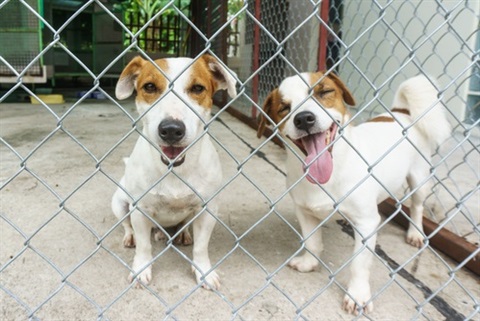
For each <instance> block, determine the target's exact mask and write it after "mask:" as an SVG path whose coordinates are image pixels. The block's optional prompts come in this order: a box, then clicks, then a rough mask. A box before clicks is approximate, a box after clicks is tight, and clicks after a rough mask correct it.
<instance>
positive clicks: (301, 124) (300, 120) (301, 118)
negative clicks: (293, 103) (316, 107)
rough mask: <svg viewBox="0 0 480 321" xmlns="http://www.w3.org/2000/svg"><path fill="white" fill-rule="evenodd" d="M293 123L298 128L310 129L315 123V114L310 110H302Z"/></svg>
mask: <svg viewBox="0 0 480 321" xmlns="http://www.w3.org/2000/svg"><path fill="white" fill-rule="evenodd" d="M293 124H294V125H295V127H297V128H298V129H302V130H305V131H308V130H309V129H310V128H312V127H313V125H314V124H315V115H314V114H313V113H312V112H309V111H302V112H300V113H298V114H296V115H295V117H294V118H293Z"/></svg>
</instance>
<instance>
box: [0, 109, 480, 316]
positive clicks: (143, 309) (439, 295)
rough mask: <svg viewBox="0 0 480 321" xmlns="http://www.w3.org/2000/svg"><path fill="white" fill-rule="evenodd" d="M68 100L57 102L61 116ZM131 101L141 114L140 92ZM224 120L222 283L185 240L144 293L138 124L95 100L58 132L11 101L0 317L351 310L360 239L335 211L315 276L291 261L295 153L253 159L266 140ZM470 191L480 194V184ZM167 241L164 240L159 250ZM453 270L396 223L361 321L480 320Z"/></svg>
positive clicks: (472, 293)
mask: <svg viewBox="0 0 480 321" xmlns="http://www.w3.org/2000/svg"><path fill="white" fill-rule="evenodd" d="M70 106H71V104H68V103H67V104H64V105H55V106H51V108H52V112H54V113H55V114H57V115H59V116H61V115H63V114H64V113H65V111H67V110H68V108H69V107H70ZM125 107H126V109H127V111H128V112H129V113H131V114H132V115H135V112H134V107H133V103H132V102H128V103H126V104H125ZM219 119H220V121H216V122H214V123H213V125H212V127H211V134H212V135H213V136H215V137H216V139H217V140H218V141H219V142H220V143H221V144H222V145H223V147H222V146H217V147H218V150H219V153H220V155H221V158H222V163H223V171H224V181H225V183H226V185H225V188H224V189H223V191H222V192H221V193H220V194H219V195H218V197H220V198H221V199H222V206H221V211H220V217H219V220H221V223H219V224H217V225H216V229H215V231H214V233H213V236H212V239H211V242H210V257H211V259H212V260H213V262H215V263H217V264H218V268H217V271H218V272H219V274H220V276H221V278H222V288H221V289H220V290H219V291H217V292H209V291H205V290H203V289H199V288H197V287H196V284H195V281H194V277H193V275H192V274H191V272H190V264H189V262H188V260H187V259H186V257H190V256H191V247H178V248H177V249H172V248H170V249H167V250H166V251H165V252H163V254H162V255H161V256H160V257H159V258H158V260H157V261H156V262H155V264H154V265H153V273H154V279H153V281H152V284H151V286H150V287H149V288H148V289H142V290H139V289H135V288H131V286H130V284H129V283H128V282H127V280H126V277H127V275H128V273H129V270H128V268H127V266H128V265H130V264H131V262H132V258H133V254H134V250H132V249H126V248H124V247H123V246H122V237H123V231H122V229H121V227H120V226H117V227H116V228H114V229H112V227H113V226H114V225H115V224H116V222H117V221H116V219H115V217H114V216H113V214H112V213H111V210H110V198H111V196H112V194H113V192H114V190H115V184H114V183H113V182H112V179H114V180H117V181H118V180H119V179H120V177H121V176H122V174H123V170H124V165H123V161H122V158H123V157H125V156H128V155H129V154H130V152H131V150H132V146H133V144H134V143H135V141H136V138H137V137H138V136H137V135H136V134H133V135H130V136H129V137H128V138H126V139H125V140H122V138H123V137H124V136H125V135H126V134H127V133H128V131H129V130H130V129H131V127H132V126H131V122H130V120H129V119H128V117H126V116H125V114H124V113H123V112H122V111H120V110H119V109H118V108H117V107H115V106H114V105H113V104H109V103H86V104H82V105H80V106H78V107H77V108H75V109H74V110H73V111H71V113H70V114H69V115H68V116H67V117H66V118H65V119H64V120H63V121H62V124H63V129H64V131H58V132H56V133H54V134H52V135H51V133H52V131H53V130H54V129H55V128H57V126H58V121H57V119H56V118H55V117H54V116H53V115H52V114H51V113H50V112H49V111H47V110H46V109H45V108H43V107H41V106H38V105H30V104H2V106H0V134H1V137H2V138H3V139H4V140H5V141H6V142H7V143H8V144H9V145H10V146H11V147H12V148H14V149H15V151H16V153H18V155H16V154H15V153H14V152H12V151H11V150H10V149H9V148H7V147H6V145H5V144H0V153H1V154H0V155H1V163H0V182H1V184H2V186H4V187H3V188H2V189H1V190H0V209H1V212H0V229H1V236H0V237H1V247H0V265H1V267H0V271H1V272H0V289H1V291H0V300H1V303H0V307H1V308H0V319H2V320H25V319H26V318H28V317H33V318H34V319H35V318H38V319H41V320H94V319H101V320H153V319H164V318H173V319H180V320H228V319H235V320H243V319H246V320H291V319H295V318H297V317H300V318H304V319H309V320H351V319H353V318H354V317H353V316H351V315H348V314H346V313H345V312H343V311H342V309H341V300H342V298H343V295H344V292H343V291H344V288H345V287H346V282H347V280H348V276H349V271H348V267H347V268H343V267H342V266H343V265H344V264H345V263H346V262H347V261H348V259H349V256H350V254H351V251H352V248H353V240H352V238H351V236H350V235H349V229H348V227H345V226H343V225H342V224H340V222H339V221H340V217H334V218H333V219H332V220H330V221H329V222H327V223H326V225H325V227H324V228H323V229H324V240H325V241H324V242H325V250H324V252H323V254H322V257H321V258H322V260H323V262H324V265H325V266H324V268H321V269H319V270H318V271H315V272H312V273H307V274H302V273H298V272H296V271H293V270H292V269H290V268H288V267H287V266H286V263H287V262H288V260H289V259H290V258H291V257H292V256H294V255H295V253H296V252H297V251H298V249H299V248H300V238H299V226H298V222H297V220H296V218H295V215H294V213H293V206H292V203H291V200H290V199H289V196H288V195H285V196H283V193H284V185H285V184H284V174H283V172H284V171H285V168H284V159H285V157H286V154H285V151H284V150H282V149H281V148H279V147H278V146H276V145H274V144H272V143H268V144H266V145H265V146H264V147H263V148H262V149H261V152H262V153H258V154H257V155H253V156H251V151H252V149H253V148H256V147H258V146H259V145H260V144H261V142H262V140H259V139H257V138H256V135H255V132H254V131H253V130H252V129H250V128H248V127H247V126H245V125H244V124H242V123H240V122H238V121H237V120H235V119H234V118H232V117H231V116H230V115H228V114H226V113H223V114H221V116H220V118H219ZM49 135H51V137H50V138H49V139H48V140H47V141H46V142H45V143H44V144H43V145H42V146H41V147H40V148H38V149H36V146H37V145H38V144H39V143H40V142H41V141H43V140H44V139H45V138H46V137H47V136H49ZM73 137H74V138H73ZM119 142H120V143H119ZM79 143H81V144H82V145H83V146H84V148H86V149H88V151H89V152H90V153H91V155H89V154H88V153H87V152H86V151H85V149H84V148H83V147H81V146H80V145H79ZM117 143H119V145H118V146H117V147H116V148H115V149H114V150H113V151H112V152H111V153H110V154H108V156H107V157H105V158H104V156H105V155H106V154H107V153H108V152H109V151H110V150H111V148H112V146H114V145H115V144H117ZM225 148H226V149H228V153H227V151H226V150H225ZM460 156H461V155H460ZM20 157H21V158H24V157H28V159H27V160H26V161H25V162H22V160H21V159H20ZM247 159H248V161H246V162H245V164H244V165H243V166H242V169H241V171H240V173H239V171H238V167H239V164H243V163H244V161H245V160H247ZM98 161H100V164H99V166H98V167H97V163H98ZM23 166H25V169H24V170H23V171H22V170H21V169H22V168H23ZM459 177H461V178H462V179H463V180H466V181H467V183H468V184H470V185H472V184H476V183H475V182H472V179H473V178H471V176H470V177H464V176H459ZM5 183H6V185H3V184H5ZM252 183H254V184H255V185H256V186H254V185H253V184H252ZM277 200H279V202H278V203H276V205H275V207H274V209H275V211H273V212H272V213H270V214H268V213H269V212H270V204H271V202H276V201H277ZM472 201H473V202H474V203H473V204H474V206H475V204H478V201H479V200H478V193H476V194H474V199H473V200H472ZM475 212H477V213H478V208H477V209H476V210H475V209H473V213H475ZM467 228H468V226H467ZM470 229H471V227H470ZM474 237H478V235H475V236H474ZM164 249H165V244H164V243H163V242H158V243H155V245H154V253H160V252H161V251H162V250H164ZM183 254H185V256H183ZM399 266H400V267H399ZM456 266H457V264H456V263H455V262H453V261H451V260H450V259H448V258H447V257H445V256H443V255H442V254H441V253H439V252H438V251H436V250H434V249H431V248H427V249H426V250H425V251H423V252H421V253H418V250H417V249H414V248H412V247H411V246H409V245H407V244H406V243H405V242H404V231H403V230H402V229H401V228H399V227H397V226H396V225H394V224H388V225H386V226H385V227H383V228H382V229H381V231H380V232H379V237H378V248H377V256H376V259H375V260H374V264H373V267H372V274H371V275H372V279H371V283H372V290H373V291H374V293H375V296H376V297H375V301H374V305H375V310H374V312H373V313H371V314H369V315H368V317H365V316H363V317H360V319H372V320H411V319H419V320H462V319H465V318H469V317H472V318H473V319H475V320H479V319H480V318H479V317H478V315H475V316H472V314H473V313H474V311H475V309H477V311H478V309H479V298H480V281H479V278H478V277H476V276H474V275H473V274H472V273H470V272H468V271H466V270H463V269H460V270H458V271H456V272H455V273H453V274H452V273H450V269H454V268H455V267H456ZM393 271H395V272H396V273H392V272H393ZM333 275H335V276H334V277H333Z"/></svg>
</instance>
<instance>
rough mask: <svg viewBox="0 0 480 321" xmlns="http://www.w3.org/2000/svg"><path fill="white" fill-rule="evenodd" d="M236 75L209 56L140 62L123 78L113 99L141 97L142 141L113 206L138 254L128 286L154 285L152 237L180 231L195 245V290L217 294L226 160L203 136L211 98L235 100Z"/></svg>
mask: <svg viewBox="0 0 480 321" xmlns="http://www.w3.org/2000/svg"><path fill="white" fill-rule="evenodd" d="M234 75H235V74H234V73H233V72H232V71H231V70H229V69H228V68H226V67H224V66H223V65H222V64H221V63H220V62H219V61H218V60H217V59H215V58H214V57H212V56H210V55H207V54H205V55H203V56H201V57H199V58H198V59H197V60H193V59H190V58H167V59H159V60H155V64H153V63H151V62H150V61H148V60H145V59H143V58H142V57H136V58H134V59H133V60H132V61H131V62H130V63H129V64H128V65H127V66H126V67H125V69H124V70H123V72H122V74H121V75H120V79H119V80H118V83H117V86H116V90H115V94H116V97H117V98H118V99H120V100H122V99H126V98H128V97H130V96H131V95H132V94H133V92H134V91H136V98H135V102H136V106H137V110H138V112H139V114H140V115H141V119H142V124H143V130H142V133H143V134H142V135H141V136H140V137H139V138H138V141H137V143H136V145H135V147H134V149H133V152H132V154H131V155H130V157H129V159H128V161H127V162H126V169H125V175H124V176H123V178H122V179H121V182H120V186H119V188H118V189H117V191H116V192H115V194H114V196H113V199H112V209H113V212H114V214H115V215H116V216H117V218H118V219H119V220H122V225H123V227H124V229H125V236H124V239H123V244H124V245H125V246H126V247H136V250H135V258H134V260H133V266H132V273H130V275H129V280H130V281H133V280H134V279H137V280H139V281H140V283H142V284H148V283H149V282H150V280H151V279H152V264H153V262H152V245H151V232H152V228H156V229H157V232H156V237H157V238H159V237H162V236H164V235H162V232H160V231H159V229H160V227H162V229H163V228H168V227H174V226H178V228H177V233H176V234H175V236H174V237H176V240H177V241H178V242H180V243H183V244H190V243H191V242H192V238H191V236H190V234H189V231H188V228H189V225H190V224H188V223H189V222H191V221H192V220H193V222H192V224H191V225H192V226H193V260H192V262H193V263H192V269H193V271H194V273H195V276H196V279H197V282H198V283H199V284H202V286H203V287H204V288H207V289H217V288H218V287H219V285H220V281H219V277H218V275H217V273H215V271H211V267H212V266H211V263H210V259H209V256H208V243H209V240H210V236H211V234H212V231H213V228H214V225H215V222H216V221H215V220H216V219H215V217H214V216H215V215H216V214H217V210H218V204H217V199H216V198H215V197H214V198H212V197H213V196H214V195H215V193H216V192H217V191H218V189H219V187H220V185H221V180H222V169H221V165H220V160H219V157H218V154H217V151H216V150H215V147H214V145H213V144H212V142H211V140H210V137H209V135H208V133H207V129H205V127H206V125H207V124H208V121H209V120H210V118H211V116H210V115H211V109H212V104H213V95H214V94H215V92H217V91H218V90H221V89H226V90H227V92H228V94H229V95H230V97H234V96H236V89H235V84H236V80H235V76H234Z"/></svg>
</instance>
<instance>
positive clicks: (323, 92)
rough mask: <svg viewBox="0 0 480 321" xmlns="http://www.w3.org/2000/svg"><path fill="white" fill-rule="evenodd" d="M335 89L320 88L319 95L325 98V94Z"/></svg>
mask: <svg viewBox="0 0 480 321" xmlns="http://www.w3.org/2000/svg"><path fill="white" fill-rule="evenodd" d="M334 91H335V89H325V90H320V92H319V93H318V95H319V96H320V97H321V98H323V97H324V96H325V95H328V94H330V93H333V92H334Z"/></svg>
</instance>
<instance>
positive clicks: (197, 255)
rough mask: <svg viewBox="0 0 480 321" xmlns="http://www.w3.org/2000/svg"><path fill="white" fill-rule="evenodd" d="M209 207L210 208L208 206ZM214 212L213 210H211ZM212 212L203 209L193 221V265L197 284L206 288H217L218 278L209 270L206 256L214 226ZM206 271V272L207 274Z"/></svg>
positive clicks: (209, 265) (208, 261)
mask: <svg viewBox="0 0 480 321" xmlns="http://www.w3.org/2000/svg"><path fill="white" fill-rule="evenodd" d="M209 208H211V207H210V206H209ZM211 212H212V213H216V210H215V211H211ZM215 222H216V221H215V218H214V217H213V214H210V213H209V212H207V211H205V212H204V213H202V214H201V215H200V216H199V217H197V218H196V219H195V221H193V263H194V264H193V265H192V270H193V272H194V273H195V277H196V279H197V283H198V284H202V287H203V288H205V289H207V290H213V289H219V288H220V278H219V276H218V275H217V273H216V272H215V271H210V269H211V268H212V265H211V263H210V258H209V256H208V243H209V241H210V236H211V235H212V232H213V228H214V227H215ZM207 273H208V274H207Z"/></svg>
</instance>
